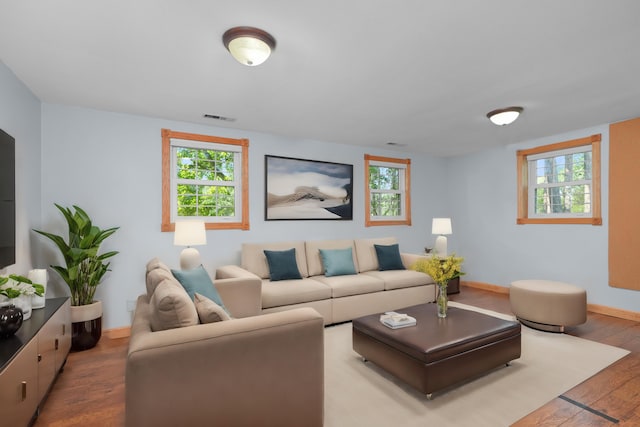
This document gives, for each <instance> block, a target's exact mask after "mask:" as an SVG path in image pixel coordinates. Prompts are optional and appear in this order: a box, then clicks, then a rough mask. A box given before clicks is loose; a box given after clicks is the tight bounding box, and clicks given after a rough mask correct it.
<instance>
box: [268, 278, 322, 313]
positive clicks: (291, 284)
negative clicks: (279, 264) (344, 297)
mask: <svg viewBox="0 0 640 427" xmlns="http://www.w3.org/2000/svg"><path fill="white" fill-rule="evenodd" d="M329 298H331V288H329V286H327V285H325V284H324V283H321V282H319V281H317V280H313V279H309V278H304V279H298V280H281V281H279V282H272V281H270V280H263V281H262V308H263V309H265V308H271V307H279V306H282V305H290V304H298V303H303V302H310V301H319V300H324V299H329Z"/></svg>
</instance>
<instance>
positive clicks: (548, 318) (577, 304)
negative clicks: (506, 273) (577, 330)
mask: <svg viewBox="0 0 640 427" xmlns="http://www.w3.org/2000/svg"><path fill="white" fill-rule="evenodd" d="M509 299H510V301H511V310H512V311H513V314H515V315H516V317H517V318H518V320H520V322H522V324H524V325H527V326H530V327H532V328H535V329H540V330H543V331H550V332H564V327H565V326H575V325H580V324H582V323H584V322H586V321H587V292H586V291H585V290H584V289H582V288H580V287H578V286H575V285H570V284H568V283H563V282H555V281H552V280H517V281H515V282H513V283H511V289H510V290H509Z"/></svg>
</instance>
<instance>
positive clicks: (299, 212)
mask: <svg viewBox="0 0 640 427" xmlns="http://www.w3.org/2000/svg"><path fill="white" fill-rule="evenodd" d="M352 197H353V165H347V164H342V163H331V162H321V161H317V160H304V159H294V158H290V157H279V156H269V155H267V156H265V203H264V206H265V208H264V210H265V212H264V218H265V220H267V221H274V220H310V219H311V220H314V219H315V220H352V219H353V205H352V202H353V201H352Z"/></svg>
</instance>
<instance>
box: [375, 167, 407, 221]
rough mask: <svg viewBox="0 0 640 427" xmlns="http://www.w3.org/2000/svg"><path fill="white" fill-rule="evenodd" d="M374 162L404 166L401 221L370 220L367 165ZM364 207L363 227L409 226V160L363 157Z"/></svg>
mask: <svg viewBox="0 0 640 427" xmlns="http://www.w3.org/2000/svg"><path fill="white" fill-rule="evenodd" d="M371 161H374V162H385V163H398V164H401V165H404V169H405V173H404V189H405V191H404V193H405V194H404V196H405V203H404V204H405V206H404V208H405V210H406V217H405V219H403V220H373V219H371V192H370V187H369V184H370V182H369V164H370V162H371ZM364 181H365V187H364V188H365V192H364V205H365V213H364V215H365V217H364V225H365V227H372V226H381V225H411V159H397V158H394V157H383V156H374V155H371V154H365V155H364Z"/></svg>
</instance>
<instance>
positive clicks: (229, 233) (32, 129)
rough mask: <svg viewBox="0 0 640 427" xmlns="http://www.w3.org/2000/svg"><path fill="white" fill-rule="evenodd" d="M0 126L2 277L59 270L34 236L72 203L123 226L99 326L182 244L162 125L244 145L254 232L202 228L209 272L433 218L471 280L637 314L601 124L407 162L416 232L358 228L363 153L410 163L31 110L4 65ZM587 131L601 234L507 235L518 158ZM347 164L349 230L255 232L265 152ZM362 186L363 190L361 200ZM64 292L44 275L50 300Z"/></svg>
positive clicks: (293, 224)
mask: <svg viewBox="0 0 640 427" xmlns="http://www.w3.org/2000/svg"><path fill="white" fill-rule="evenodd" d="M0 94H1V96H0V128H2V129H4V130H5V131H6V132H8V133H9V134H11V135H12V136H13V137H15V139H16V157H17V167H16V169H17V172H16V187H17V217H18V220H17V226H18V229H17V263H16V264H15V265H14V266H11V267H9V268H7V269H5V270H2V271H0V274H8V273H21V274H25V273H26V272H27V271H28V270H29V269H31V268H34V267H45V266H47V265H49V264H50V263H52V262H59V259H58V258H57V253H56V251H55V250H54V249H53V248H52V246H51V245H50V244H49V243H48V242H45V241H44V240H43V238H41V237H40V236H36V235H35V233H33V232H31V229H33V228H44V229H47V230H50V231H53V232H57V233H65V232H66V229H65V227H64V223H63V221H62V218H61V216H60V214H59V213H58V211H57V210H56V209H55V208H54V206H53V203H54V202H57V203H61V204H63V205H71V204H78V205H80V206H82V207H83V208H85V209H86V210H88V211H89V213H90V214H91V215H92V216H93V218H94V219H95V221H96V223H97V224H99V225H101V226H103V227H107V226H115V225H118V226H120V227H121V229H120V231H118V233H116V235H114V237H113V238H111V239H109V240H108V241H107V242H106V244H105V249H109V250H110V249H116V250H119V251H121V254H120V255H118V256H117V257H116V258H114V260H113V272H111V273H109V275H108V276H107V277H106V280H105V282H104V284H103V285H101V288H100V290H99V291H98V298H100V299H101V300H103V301H104V302H105V317H104V327H105V328H115V327H119V326H125V325H128V324H129V323H130V313H129V312H128V310H127V301H133V300H135V298H136V297H137V295H138V294H140V293H142V292H143V291H144V284H143V268H144V264H145V263H146V262H147V260H149V259H150V258H151V257H153V256H159V257H161V258H162V259H163V260H165V261H166V262H167V263H169V264H170V265H171V266H174V267H177V263H178V256H179V253H180V250H181V248H178V247H174V246H173V242H172V238H173V235H172V234H171V233H162V232H160V231H159V230H160V210H161V205H160V204H161V188H160V186H161V168H160V155H161V153H160V145H161V142H160V129H162V128H170V129H173V130H178V131H185V132H195V133H203V134H211V135H218V136H227V137H232V138H249V139H250V144H251V145H250V201H251V203H250V204H251V207H250V220H251V230H250V231H237V230H224V231H209V232H208V235H207V238H208V240H209V243H208V245H207V246H205V247H200V248H199V249H200V252H201V254H202V257H203V260H204V263H205V267H206V268H207V269H208V270H209V271H211V272H213V270H214V269H215V268H216V266H219V265H223V264H227V263H237V262H238V261H239V250H240V245H241V243H242V242H249V241H255V242H257V241H271V240H284V239H296V238H301V239H330V238H340V237H376V236H389V235H394V236H397V237H398V239H399V240H400V243H401V247H402V249H403V250H405V251H408V252H421V251H422V248H423V247H424V246H425V245H429V246H431V245H433V236H431V233H430V231H431V230H430V229H431V218H433V217H438V216H450V217H451V218H452V220H453V233H454V234H453V235H452V236H450V237H449V249H450V252H451V251H456V252H457V253H459V254H460V255H462V256H464V257H465V258H466V261H465V270H466V271H467V272H468V275H467V276H466V277H465V278H466V279H468V280H474V281H480V282H487V283H493V284H498V285H508V284H509V283H510V282H511V281H513V280H517V279H522V278H548V279H556V280H564V281H568V282H573V283H576V284H579V285H581V286H584V287H585V288H586V289H587V291H588V296H589V302H590V303H594V304H600V305H605V306H610V307H616V308H621V309H626V310H636V311H637V310H638V307H639V306H640V293H638V292H635V291H627V290H622V289H616V288H611V287H609V286H608V284H607V283H608V282H607V277H608V271H607V243H608V242H607V226H608V210H607V200H608V197H607V196H608V125H603V126H598V127H594V128H590V129H582V130H579V131H575V132H570V133H567V134H563V135H555V136H553V137H549V138H542V139H539V140H533V141H525V142H522V143H518V144H513V145H510V146H507V147H501V148H496V149H493V150H487V151H484V152H481V153H477V154H473V155H468V156H463V157H457V158H450V159H437V158H432V157H429V156H424V155H412V156H410V157H411V159H412V202H413V224H414V225H413V227H373V228H366V227H364V219H363V217H364V210H363V205H362V202H363V194H362V188H363V185H364V171H363V156H364V154H365V153H369V154H375V155H388V156H393V157H407V156H406V155H404V154H401V153H396V152H392V151H388V150H384V149H382V148H381V149H376V148H371V149H364V148H362V147H356V146H344V145H336V144H331V143H327V142H319V141H312V140H297V139H290V138H283V137H279V136H275V135H267V134H262V133H257V132H243V131H234V130H230V129H224V128H215V127H207V126H201V125H195V124H189V123H181V122H172V121H167V120H161V119H153V118H146V117H140V116H132V115H126V114H116V113H108V112H102V111H95V110H89V109H84V108H77V107H66V106H59V105H49V104H44V105H41V103H40V101H39V100H38V99H37V98H36V97H35V96H34V95H33V94H32V93H31V92H30V91H29V89H28V88H27V87H26V86H24V85H23V84H22V83H21V82H20V80H18V79H17V78H16V77H15V76H14V75H13V73H12V72H11V71H10V70H8V69H7V68H6V67H5V66H4V64H2V63H1V62H0ZM593 133H601V134H602V148H603V158H602V166H603V170H602V190H603V191H602V208H603V209H602V210H603V221H604V224H603V225H602V226H600V227H597V226H584V225H516V224H515V218H516V188H515V186H516V184H515V180H516V168H515V152H516V150H517V149H520V148H530V147H534V146H538V145H544V144H549V143H554V142H559V141H564V140H568V139H574V138H579V137H583V136H587V135H591V134H593ZM265 154H272V155H281V156H289V157H299V158H305V159H316V160H325V161H333V162H339V163H349V164H353V165H354V189H355V190H356V192H355V194H354V203H355V207H354V220H353V221H346V222H329V221H284V222H265V221H264V219H263V215H264V214H263V209H264V194H263V193H264V181H263V178H264V155H265ZM358 190H359V191H358ZM67 294H68V291H67V290H66V288H65V287H64V285H62V284H61V283H60V281H59V279H57V278H56V277H55V276H54V275H53V274H52V280H51V283H50V287H49V290H48V296H59V295H67Z"/></svg>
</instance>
